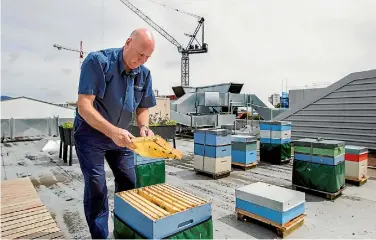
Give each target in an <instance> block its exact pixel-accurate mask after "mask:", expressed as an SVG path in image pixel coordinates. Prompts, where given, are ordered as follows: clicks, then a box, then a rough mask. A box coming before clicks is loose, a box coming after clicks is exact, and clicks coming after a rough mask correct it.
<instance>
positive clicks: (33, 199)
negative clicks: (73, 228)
mask: <svg viewBox="0 0 376 240" xmlns="http://www.w3.org/2000/svg"><path fill="white" fill-rule="evenodd" d="M0 216H1V238H6V239H15V238H22V239H33V238H44V239H56V238H64V236H63V234H62V233H61V231H60V229H59V228H58V226H57V225H56V222H55V221H54V219H53V218H52V216H51V214H50V213H49V212H48V209H47V208H46V207H45V206H44V205H43V203H42V202H41V200H40V198H39V196H38V193H37V192H36V190H35V188H34V186H33V184H32V183H31V181H30V179H29V178H18V179H14V180H6V181H1V215H0Z"/></svg>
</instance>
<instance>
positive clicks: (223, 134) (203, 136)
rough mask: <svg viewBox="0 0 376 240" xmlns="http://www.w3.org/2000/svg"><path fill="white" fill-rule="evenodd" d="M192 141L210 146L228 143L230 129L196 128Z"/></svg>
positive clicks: (229, 142)
mask: <svg viewBox="0 0 376 240" xmlns="http://www.w3.org/2000/svg"><path fill="white" fill-rule="evenodd" d="M194 142H195V143H197V144H203V145H204V144H205V145H210V146H223V145H230V144H231V131H230V130H229V129H209V128H208V129H197V130H195V133H194Z"/></svg>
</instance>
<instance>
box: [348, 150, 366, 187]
mask: <svg viewBox="0 0 376 240" xmlns="http://www.w3.org/2000/svg"><path fill="white" fill-rule="evenodd" d="M345 165H346V166H345V169H346V174H345V175H346V178H348V179H350V180H361V179H364V178H366V177H367V167H368V149H367V148H366V147H360V146H352V145H347V146H346V147H345Z"/></svg>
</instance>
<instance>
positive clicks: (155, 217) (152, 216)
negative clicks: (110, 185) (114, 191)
mask: <svg viewBox="0 0 376 240" xmlns="http://www.w3.org/2000/svg"><path fill="white" fill-rule="evenodd" d="M120 196H121V197H122V198H123V199H124V200H126V201H127V203H128V204H130V205H131V206H133V207H134V208H136V209H138V210H139V211H140V212H142V213H143V214H144V215H145V216H147V217H148V218H150V219H152V220H156V219H157V218H158V215H156V214H154V213H152V212H150V211H148V210H146V209H145V208H144V207H142V206H141V205H140V204H139V203H137V202H136V201H133V200H132V199H131V198H130V197H128V196H127V195H126V194H123V193H120Z"/></svg>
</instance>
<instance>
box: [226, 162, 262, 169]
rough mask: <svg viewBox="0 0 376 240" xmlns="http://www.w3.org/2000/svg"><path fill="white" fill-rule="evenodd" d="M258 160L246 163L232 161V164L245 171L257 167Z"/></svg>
mask: <svg viewBox="0 0 376 240" xmlns="http://www.w3.org/2000/svg"><path fill="white" fill-rule="evenodd" d="M257 164H258V162H254V163H249V164H244V163H238V162H231V165H232V166H233V167H236V168H240V169H242V170H243V171H246V170H249V169H252V168H255V167H256V166H257Z"/></svg>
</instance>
